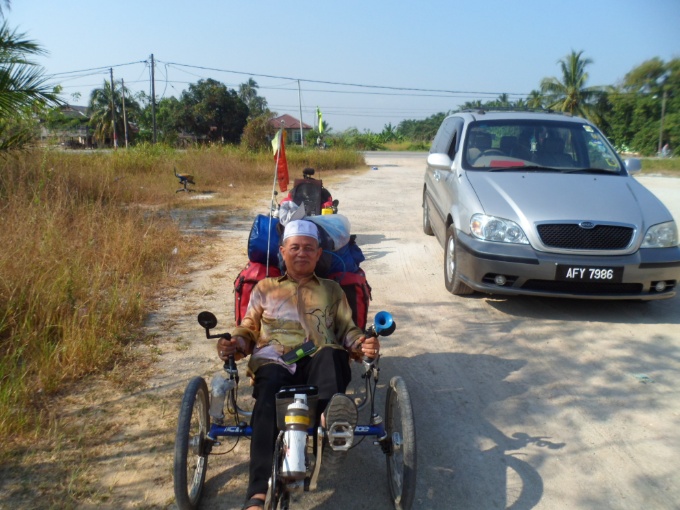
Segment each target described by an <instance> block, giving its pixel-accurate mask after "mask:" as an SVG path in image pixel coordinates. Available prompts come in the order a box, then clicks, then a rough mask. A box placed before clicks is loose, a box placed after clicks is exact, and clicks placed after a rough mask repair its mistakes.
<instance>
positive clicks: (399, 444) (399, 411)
mask: <svg viewBox="0 0 680 510" xmlns="http://www.w3.org/2000/svg"><path fill="white" fill-rule="evenodd" d="M385 432H386V433H387V436H388V438H389V440H390V442H391V448H390V451H389V452H388V453H387V455H386V460H387V484H388V486H389V490H390V496H391V498H392V502H393V503H394V508H395V509H396V510H409V509H410V508H411V505H413V498H414V496H415V491H416V468H417V460H416V456H417V455H416V425H415V421H414V419H413V407H412V406H411V397H410V396H409V393H408V389H407V388H406V383H405V382H404V380H403V379H402V378H401V377H399V376H395V377H393V378H392V379H391V380H390V385H389V387H388V388H387V396H386V398H385Z"/></svg>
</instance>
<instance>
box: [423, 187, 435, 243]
mask: <svg viewBox="0 0 680 510" xmlns="http://www.w3.org/2000/svg"><path fill="white" fill-rule="evenodd" d="M423 232H424V233H425V234H426V235H428V236H433V235H434V230H432V223H430V206H429V205H427V198H426V197H425V194H423Z"/></svg>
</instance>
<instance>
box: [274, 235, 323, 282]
mask: <svg viewBox="0 0 680 510" xmlns="http://www.w3.org/2000/svg"><path fill="white" fill-rule="evenodd" d="M280 251H281V255H282V256H283V261H284V262H285V263H286V269H287V270H288V272H289V273H291V274H292V275H293V276H309V275H311V274H312V273H313V272H314V268H315V267H316V263H317V262H318V261H319V258H320V257H321V253H322V250H321V248H320V247H319V242H318V241H317V240H316V239H314V238H313V237H308V236H292V237H289V238H288V239H286V240H285V241H284V242H283V246H281V248H280Z"/></svg>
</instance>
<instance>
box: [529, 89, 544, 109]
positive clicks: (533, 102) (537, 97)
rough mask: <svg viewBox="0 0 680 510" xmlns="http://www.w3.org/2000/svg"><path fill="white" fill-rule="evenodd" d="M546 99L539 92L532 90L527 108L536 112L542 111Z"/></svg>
mask: <svg viewBox="0 0 680 510" xmlns="http://www.w3.org/2000/svg"><path fill="white" fill-rule="evenodd" d="M544 101H545V98H544V97H543V94H541V92H540V91H539V90H532V91H531V92H530V93H529V96H528V97H527V106H528V107H529V108H532V109H534V110H540V109H541V108H543V102H544Z"/></svg>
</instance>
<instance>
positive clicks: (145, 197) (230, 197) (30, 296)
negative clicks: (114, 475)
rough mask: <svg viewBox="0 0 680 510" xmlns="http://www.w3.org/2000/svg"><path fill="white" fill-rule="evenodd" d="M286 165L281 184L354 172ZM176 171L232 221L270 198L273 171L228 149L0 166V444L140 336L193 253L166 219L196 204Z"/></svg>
mask: <svg viewBox="0 0 680 510" xmlns="http://www.w3.org/2000/svg"><path fill="white" fill-rule="evenodd" d="M288 160H289V168H290V174H291V181H292V179H293V178H294V177H297V176H298V175H301V173H302V168H303V167H305V166H312V167H315V168H317V169H321V170H325V171H328V170H333V169H339V168H342V169H348V168H353V167H356V166H359V165H362V164H363V163H364V161H363V158H362V157H361V156H360V155H358V154H357V153H355V152H352V151H330V150H329V151H314V150H308V151H304V150H297V149H296V148H291V150H289V152H288ZM174 168H176V169H177V171H178V172H180V173H191V174H193V175H194V176H195V179H196V186H195V188H196V189H197V190H198V191H204V192H210V193H214V194H215V196H217V197H219V199H218V200H216V201H211V202H212V203H211V204H210V206H211V207H214V206H215V203H218V204H220V206H221V207H223V208H224V210H225V211H233V210H236V209H248V208H250V207H251V206H252V205H253V201H252V198H253V196H254V194H255V193H259V196H260V197H261V196H263V195H262V193H261V190H265V189H271V183H272V179H273V171H274V161H273V157H272V155H271V153H262V154H257V153H248V152H243V151H241V150H238V149H235V148H229V147H227V148H201V149H191V150H187V151H175V150H172V149H168V148H165V147H160V146H155V147H151V146H146V147H140V148H136V149H131V150H118V151H114V152H75V151H74V152H64V151H50V150H33V151H27V152H19V153H15V154H5V155H4V156H3V157H2V158H0V172H2V176H3V178H2V180H0V228H1V229H2V232H3V238H2V244H3V246H2V249H1V250H0V437H4V438H7V437H12V436H17V435H19V436H21V435H24V434H30V433H35V432H39V431H41V429H42V428H44V427H45V423H46V422H47V421H48V417H46V416H44V412H43V411H42V409H43V407H42V406H41V405H40V400H41V398H48V397H49V396H50V395H52V394H54V393H56V392H59V391H61V390H62V389H63V388H64V387H65V385H67V384H69V383H70V382H72V381H75V380H78V379H79V378H82V377H83V376H85V375H87V374H90V373H97V372H100V371H102V370H104V369H106V368H107V367H110V366H112V364H113V363H114V362H115V361H116V360H117V359H118V358H119V357H120V356H121V355H122V353H123V351H124V350H125V347H126V345H128V344H129V343H130V342H132V341H135V340H138V339H141V338H142V333H141V332H140V327H141V324H142V322H143V320H144V318H145V316H146V314H147V313H148V312H149V311H150V299H149V298H150V297H151V296H152V295H153V293H154V292H156V291H157V290H158V288H159V287H160V286H162V285H165V284H166V283H165V281H166V278H167V277H168V276H171V275H173V274H175V273H176V271H177V268H179V267H183V266H185V265H186V260H187V259H188V258H189V257H192V256H194V255H196V254H197V250H198V248H196V247H195V246H198V243H191V242H190V241H191V240H189V239H186V238H184V237H183V236H182V235H181V232H180V228H179V226H178V224H177V222H176V221H174V220H172V219H171V215H170V210H172V209H175V208H186V207H194V208H195V207H203V206H205V204H202V203H201V202H205V201H199V200H191V201H189V200H187V198H189V194H185V193H175V190H176V189H177V188H178V187H179V185H178V182H177V179H176V178H175V176H174V172H173V169H174ZM325 175H327V174H325ZM190 195H191V196H195V195H194V194H193V193H192V194H190ZM220 200H221V201H220ZM175 248H178V249H177V250H175ZM36 395H39V396H40V397H41V398H36ZM0 442H2V441H1V440H0Z"/></svg>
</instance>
